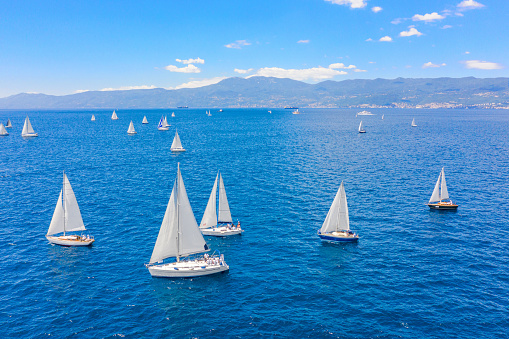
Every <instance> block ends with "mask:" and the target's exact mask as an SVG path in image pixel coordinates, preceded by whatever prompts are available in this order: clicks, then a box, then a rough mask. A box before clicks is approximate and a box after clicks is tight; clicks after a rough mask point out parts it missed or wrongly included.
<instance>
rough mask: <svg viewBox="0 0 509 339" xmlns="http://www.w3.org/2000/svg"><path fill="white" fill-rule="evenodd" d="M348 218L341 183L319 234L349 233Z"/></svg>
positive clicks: (343, 188) (344, 194)
mask: <svg viewBox="0 0 509 339" xmlns="http://www.w3.org/2000/svg"><path fill="white" fill-rule="evenodd" d="M349 230H350V218H349V217H348V204H347V201H346V192H345V186H344V185H343V182H341V185H340V186H339V189H338V192H337V193H336V197H335V198H334V201H333V202H332V205H331V207H330V209H329V212H328V213H327V217H326V218H325V221H324V222H323V225H322V228H320V233H322V234H324V233H329V232H334V231H336V232H337V231H349Z"/></svg>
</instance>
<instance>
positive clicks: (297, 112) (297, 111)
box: [292, 108, 300, 114]
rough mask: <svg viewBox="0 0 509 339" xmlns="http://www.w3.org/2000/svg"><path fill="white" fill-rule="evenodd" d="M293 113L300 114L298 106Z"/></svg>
mask: <svg viewBox="0 0 509 339" xmlns="http://www.w3.org/2000/svg"><path fill="white" fill-rule="evenodd" d="M292 114H300V112H299V109H298V108H297V109H296V110H295V111H293V112H292Z"/></svg>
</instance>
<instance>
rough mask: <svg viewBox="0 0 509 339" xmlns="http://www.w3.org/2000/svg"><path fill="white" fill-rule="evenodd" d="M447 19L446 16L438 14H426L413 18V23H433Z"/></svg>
mask: <svg viewBox="0 0 509 339" xmlns="http://www.w3.org/2000/svg"><path fill="white" fill-rule="evenodd" d="M442 19H445V16H443V15H440V14H438V13H437V12H433V13H426V14H424V15H420V14H416V15H414V16H413V17H412V20H413V21H426V22H431V21H434V20H442Z"/></svg>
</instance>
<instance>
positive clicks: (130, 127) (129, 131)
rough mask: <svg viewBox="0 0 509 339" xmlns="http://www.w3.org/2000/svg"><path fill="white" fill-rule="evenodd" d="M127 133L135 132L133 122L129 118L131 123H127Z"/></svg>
mask: <svg viewBox="0 0 509 339" xmlns="http://www.w3.org/2000/svg"><path fill="white" fill-rule="evenodd" d="M127 134H131V135H132V134H136V131H135V130H134V124H133V121H132V120H131V123H130V124H129V128H128V129H127Z"/></svg>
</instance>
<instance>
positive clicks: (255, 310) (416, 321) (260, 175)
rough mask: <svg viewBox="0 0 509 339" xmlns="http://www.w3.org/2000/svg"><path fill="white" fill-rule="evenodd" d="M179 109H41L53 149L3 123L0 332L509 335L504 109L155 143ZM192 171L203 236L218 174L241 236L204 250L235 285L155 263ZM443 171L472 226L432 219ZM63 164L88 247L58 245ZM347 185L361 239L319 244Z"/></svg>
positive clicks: (265, 118)
mask: <svg viewBox="0 0 509 339" xmlns="http://www.w3.org/2000/svg"><path fill="white" fill-rule="evenodd" d="M171 112H172V110H170V111H156V110H152V111H142V110H137V111H126V110H121V111H119V112H118V116H119V120H117V121H112V120H110V116H111V111H94V112H85V111H79V112H73V111H62V112H28V114H29V116H30V119H31V122H32V125H33V127H34V129H35V131H36V132H37V133H39V137H38V138H33V139H30V140H24V139H23V138H22V137H21V135H20V134H21V129H22V126H23V119H24V117H25V114H26V113H27V112H17V111H16V112H14V111H0V121H2V122H5V121H6V120H7V118H10V119H11V121H12V124H13V126H14V128H12V129H10V130H9V132H10V133H11V135H9V136H8V137H3V138H0V149H1V153H0V193H1V198H0V199H1V200H0V239H1V241H0V259H1V260H0V337H2V338H5V337H22V338H29V337H48V336H51V337H77V338H88V337H94V338H103V337H104V338H111V337H116V336H121V337H124V336H125V337H131V338H141V337H164V338H167V337H174V338H181V337H215V338H223V337H257V336H265V337H272V336H280V337H305V338H337V337H339V338H345V337H347V338H375V337H376V338H395V337H402V338H453V337H462V338H500V337H507V336H508V333H509V320H508V319H509V292H508V291H509V241H508V238H509V222H508V220H509V212H508V205H509V194H508V178H509V113H508V112H506V111H502V110H498V111H472V110H380V111H376V110H374V113H377V115H375V116H370V117H363V118H362V119H363V121H364V123H365V127H366V130H367V133H366V134H364V135H359V134H358V133H357V127H358V125H359V120H360V118H355V113H356V111H352V110H319V109H316V110H303V113H302V114H301V115H292V114H291V112H290V111H289V110H274V109H273V110H272V112H273V113H272V114H268V112H267V110H261V109H260V110H254V109H253V110H233V109H226V110H225V111H224V112H223V113H218V112H217V110H212V115H213V116H212V117H207V116H206V115H205V109H202V110H176V111H175V112H176V115H177V116H176V117H175V118H169V119H170V123H171V125H172V126H171V128H170V131H168V132H160V131H157V129H156V125H157V122H158V120H159V118H160V116H161V115H162V114H163V113H164V114H167V115H168V116H169V115H170V114H171ZM382 113H383V114H385V120H383V121H382V120H381V115H382ZM92 114H95V116H96V118H97V121H95V122H91V121H90V117H91V115H92ZM144 115H146V116H147V118H148V120H149V123H150V124H149V125H142V124H141V120H142V118H143V116H144ZM413 117H415V119H416V122H417V124H418V125H419V126H418V127H417V128H411V127H410V122H411V120H412V118H413ZM131 119H132V120H133V121H134V123H135V128H136V130H137V132H138V134H137V135H135V136H129V135H127V128H128V125H129V121H130V120H131ZM175 127H176V128H178V131H179V134H180V137H181V139H182V143H183V146H184V147H185V148H186V149H187V152H185V153H182V154H179V155H173V154H172V153H171V152H170V145H171V142H172V138H173V135H174V130H175ZM177 162H180V164H181V170H182V174H183V178H184V181H185V184H186V188H187V193H188V195H189V198H190V200H191V205H192V207H193V210H194V213H195V216H196V219H197V220H198V222H199V221H200V220H201V217H202V214H203V211H204V209H205V205H206V203H207V199H208V197H209V194H210V190H211V188H212V184H213V182H214V179H215V175H216V173H217V171H218V170H221V172H222V174H223V178H224V180H225V185H226V191H227V194H228V199H229V202H230V206H231V211H232V215H233V218H234V220H235V221H236V220H237V219H238V220H240V221H241V222H242V225H243V228H244V229H245V230H246V232H245V233H244V235H242V236H239V237H231V238H228V239H216V238H207V241H208V243H209V245H210V247H212V248H213V249H218V250H220V251H221V252H222V253H224V254H225V259H226V261H227V262H228V264H229V265H230V271H229V273H227V274H222V275H217V276H210V277H202V278H197V279H185V280H167V279H153V278H151V276H150V274H149V273H148V270H147V269H146V268H145V267H144V265H143V264H144V263H146V262H148V260H149V258H150V255H151V253H152V249H153V246H154V243H155V240H156V237H157V234H158V231H159V227H160V224H161V221H162V218H163V214H164V211H165V208H166V204H167V203H168V198H169V195H170V193H171V187H172V184H173V180H174V178H175V175H176V169H177ZM442 167H445V173H446V178H447V183H448V187H449V193H450V195H451V197H452V198H453V200H454V201H455V202H456V203H458V204H459V205H460V207H459V209H458V211H457V212H445V213H444V212H439V211H429V209H428V207H427V206H426V205H425V204H426V203H427V201H428V199H429V197H430V195H431V192H432V190H433V187H434V185H435V182H436V179H437V177H438V174H439V172H440V169H441V168H442ZM64 169H65V171H66V173H67V175H68V177H69V180H70V182H71V184H72V186H73V188H74V192H75V193H76V196H77V199H78V203H79V205H80V208H81V212H82V215H83V219H84V221H85V224H86V226H87V228H88V230H89V231H90V233H91V234H92V235H94V236H95V238H96V242H95V243H94V245H93V246H92V247H91V248H64V247H58V246H52V245H50V244H49V243H48V242H47V240H46V239H45V237H44V235H45V234H46V232H47V229H48V226H49V223H50V220H51V217H52V214H53V210H54V208H55V204H56V201H57V199H58V194H59V191H60V188H61V182H62V171H63V170H64ZM342 180H344V182H345V187H346V193H347V198H348V202H349V210H350V218H351V219H350V221H351V228H352V229H353V230H354V231H356V232H358V233H359V234H360V236H361V239H360V240H359V243H358V244H344V245H329V244H324V243H321V242H320V240H319V238H318V237H317V235H316V231H317V230H318V229H319V228H320V227H321V224H322V222H323V220H324V218H325V216H326V214H327V211H328V209H329V207H330V204H331V203H332V200H333V198H334V195H335V194H336V191H337V189H338V187H339V184H340V183H341V181H342Z"/></svg>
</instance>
